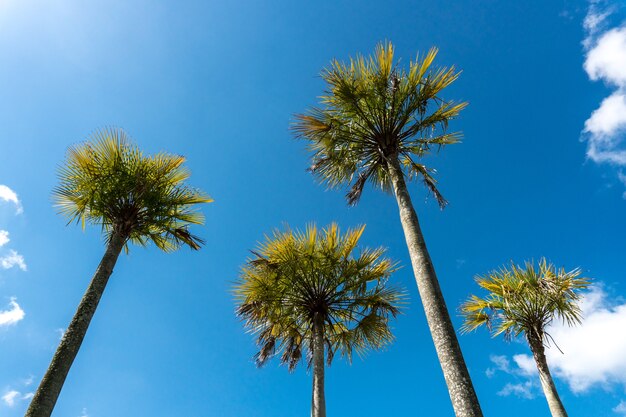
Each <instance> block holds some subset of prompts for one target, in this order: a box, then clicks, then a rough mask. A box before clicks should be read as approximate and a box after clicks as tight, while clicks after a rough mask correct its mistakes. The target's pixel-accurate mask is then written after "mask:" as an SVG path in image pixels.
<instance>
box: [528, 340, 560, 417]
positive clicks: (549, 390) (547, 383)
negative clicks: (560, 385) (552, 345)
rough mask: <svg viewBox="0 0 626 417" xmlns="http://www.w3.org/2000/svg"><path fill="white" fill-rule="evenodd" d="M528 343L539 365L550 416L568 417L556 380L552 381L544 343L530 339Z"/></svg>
mask: <svg viewBox="0 0 626 417" xmlns="http://www.w3.org/2000/svg"><path fill="white" fill-rule="evenodd" d="M528 342H529V345H530V350H532V351H533V357H534V358H535V363H536V364H537V370H538V371H539V379H540V380H541V388H542V389H543V393H544V395H545V396H546V400H547V401H548V407H550V414H552V417H567V412H566V411H565V407H563V403H562V402H561V398H560V397H559V393H558V392H557V391H556V386H555V385H554V380H553V379H552V375H551V374H550V369H549V368H548V361H547V360H546V354H545V349H544V347H543V343H542V342H541V340H539V341H537V340H533V341H531V340H530V339H529V341H528Z"/></svg>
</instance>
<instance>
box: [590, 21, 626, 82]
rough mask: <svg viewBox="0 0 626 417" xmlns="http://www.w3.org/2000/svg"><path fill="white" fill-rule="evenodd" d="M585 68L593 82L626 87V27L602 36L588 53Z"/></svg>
mask: <svg viewBox="0 0 626 417" xmlns="http://www.w3.org/2000/svg"><path fill="white" fill-rule="evenodd" d="M584 68H585V71H586V72H587V74H588V75H589V78H591V79H592V80H593V81H598V80H603V81H605V82H607V83H609V84H612V85H614V86H616V87H624V86H626V27H619V28H614V29H611V30H608V31H606V32H604V33H603V34H602V35H600V36H599V37H598V39H597V40H596V42H595V43H594V44H593V45H592V46H591V48H590V49H589V51H588V52H587V57H586V59H585V63H584Z"/></svg>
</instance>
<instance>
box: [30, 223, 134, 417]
mask: <svg viewBox="0 0 626 417" xmlns="http://www.w3.org/2000/svg"><path fill="white" fill-rule="evenodd" d="M125 242H126V239H125V238H124V237H122V236H121V235H119V234H115V233H114V234H113V235H112V236H111V240H110V241H109V243H108V245H107V248H106V251H105V253H104V256H103V257H102V260H101V261H100V265H98V269H96V273H95V274H94V276H93V278H92V280H91V283H90V284H89V287H88V288H87V292H85V295H84V296H83V298H82V300H81V301H80V304H79V305H78V309H77V310H76V313H75V314H74V317H73V318H72V321H71V322H70V325H69V326H68V328H67V330H66V331H65V334H64V335H63V338H62V339H61V343H60V344H59V347H58V348H57V350H56V352H55V354H54V356H53V357H52V362H51V363H50V366H49V367H48V371H47V372H46V374H45V375H44V377H43V379H42V380H41V383H40V384H39V387H38V388H37V392H35V396H34V397H33V399H32V401H31V403H30V406H29V407H28V410H27V411H26V414H25V417H50V415H51V414H52V410H53V409H54V405H55V404H56V402H57V399H58V398H59V394H60V393H61V388H63V383H64V382H65V378H66V377H67V374H68V372H69V371H70V368H71V366H72V363H73V362H74V358H76V354H77V353H78V350H79V349H80V345H81V344H82V342H83V338H84V337H85V334H86V333H87V328H88V327H89V322H91V318H92V317H93V315H94V313H95V312H96V308H97V307H98V303H99V301H100V297H102V293H103V292H104V288H105V287H106V285H107V282H108V280H109V277H110V276H111V273H112V272H113V267H114V266H115V263H116V261H117V258H118V256H119V254H120V252H121V251H122V248H123V247H124V243H125Z"/></svg>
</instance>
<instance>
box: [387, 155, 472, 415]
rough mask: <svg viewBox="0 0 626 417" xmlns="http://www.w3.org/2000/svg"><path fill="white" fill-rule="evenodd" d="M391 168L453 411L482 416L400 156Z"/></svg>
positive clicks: (421, 295) (401, 217) (406, 236)
mask: <svg viewBox="0 0 626 417" xmlns="http://www.w3.org/2000/svg"><path fill="white" fill-rule="evenodd" d="M388 169H389V176H390V178H391V182H392V185H393V191H394V194H395V196H396V201H397V203H398V209H399V210H400V221H401V222H402V229H403V230H404V237H405V239H406V244H407V247H408V249H409V255H410V257H411V264H412V266H413V273H414V274H415V281H416V282H417V289H418V291H419V294H420V298H421V300H422V305H423V307H424V311H425V313H426V320H427V322H428V327H429V328H430V334H431V336H432V338H433V342H434V344H435V349H436V351H437V356H438V357H439V363H440V364H441V369H442V370H443V375H444V378H445V380H446V384H447V386H448V393H449V394H450V399H451V400H452V406H453V408H454V413H455V415H456V416H457V417H482V415H483V413H482V411H481V409H480V404H479V403H478V398H477V396H476V392H475V391H474V386H473V385H472V381H471V379H470V375H469V372H468V370H467V366H466V365H465V361H464V359H463V354H462V353H461V348H460V346H459V342H458V340H457V337H456V333H455V332H454V328H453V327H452V321H451V320H450V314H449V313H448V309H447V307H446V302H445V301H444V299H443V294H442V293H441V288H440V287H439V281H438V280H437V275H436V274H435V268H434V267H433V264H432V261H431V260H430V255H429V254H428V249H427V248H426V242H425V241H424V236H423V235H422V230H421V228H420V225H419V221H418V220H417V214H416V213H415V209H414V208H413V203H412V202H411V196H410V195H409V192H408V190H407V187H406V182H405V181H404V174H403V172H402V168H401V167H400V162H399V161H398V158H397V157H392V158H391V159H390V160H389V163H388Z"/></svg>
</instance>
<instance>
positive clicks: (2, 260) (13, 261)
mask: <svg viewBox="0 0 626 417" xmlns="http://www.w3.org/2000/svg"><path fill="white" fill-rule="evenodd" d="M14 266H17V267H19V268H20V269H21V270H22V271H26V269H27V266H26V262H25V261H24V257H23V256H22V255H20V254H19V253H17V252H16V251H14V250H10V251H9V254H8V255H5V256H0V267H2V269H10V268H13V267H14Z"/></svg>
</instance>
